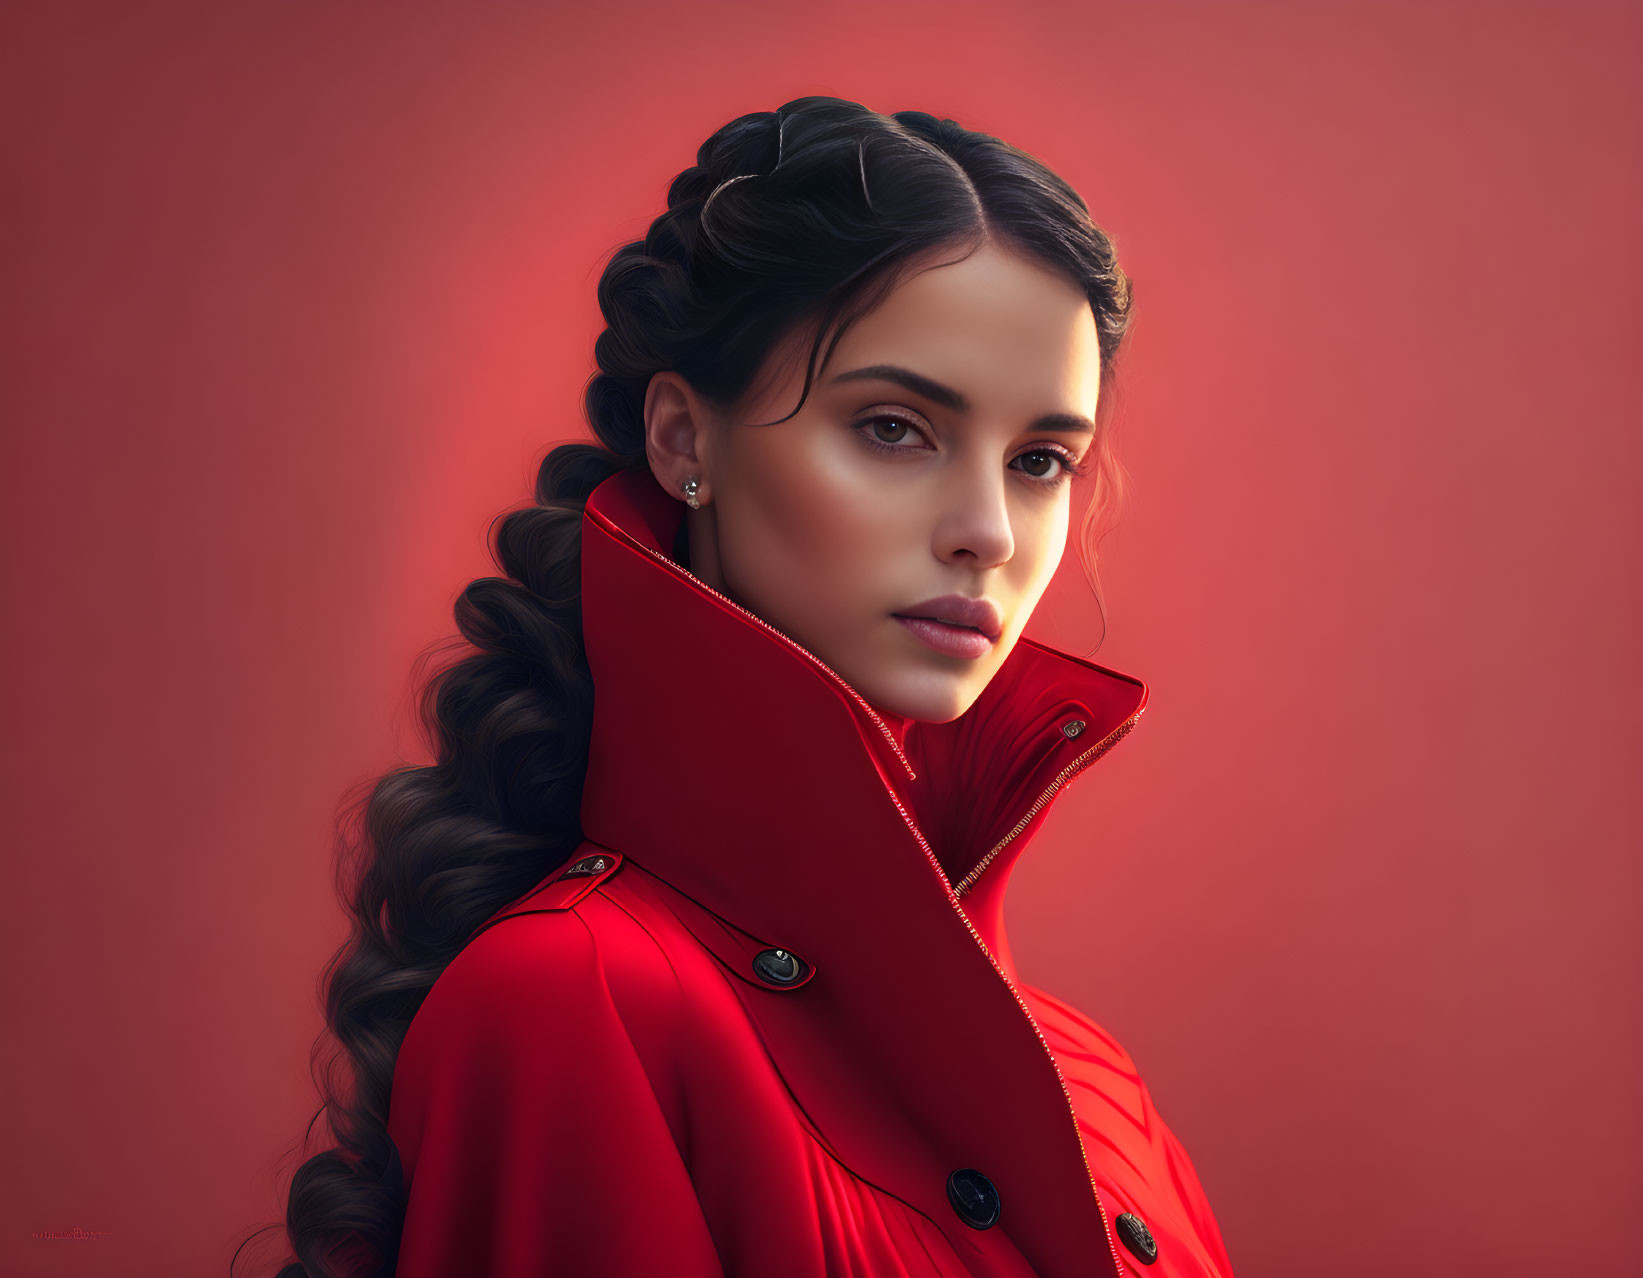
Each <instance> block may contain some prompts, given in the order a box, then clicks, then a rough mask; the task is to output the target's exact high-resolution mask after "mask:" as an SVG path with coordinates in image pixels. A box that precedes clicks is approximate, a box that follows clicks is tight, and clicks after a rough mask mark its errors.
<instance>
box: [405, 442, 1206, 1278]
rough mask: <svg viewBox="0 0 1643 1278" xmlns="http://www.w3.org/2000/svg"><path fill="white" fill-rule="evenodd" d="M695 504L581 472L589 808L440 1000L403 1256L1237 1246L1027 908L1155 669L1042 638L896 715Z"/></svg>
mask: <svg viewBox="0 0 1643 1278" xmlns="http://www.w3.org/2000/svg"><path fill="white" fill-rule="evenodd" d="M682 511H683V507H682V506H681V505H680V504H679V503H678V502H677V501H675V500H674V499H673V498H672V497H671V496H669V495H668V494H667V493H665V492H664V491H663V490H662V489H661V487H660V486H659V485H658V484H657V483H656V482H655V480H654V479H653V478H652V477H651V476H650V475H649V474H639V475H637V476H633V475H620V476H617V477H615V478H613V479H611V480H608V481H607V482H605V483H604V484H602V485H601V486H600V487H599V488H598V489H597V490H596V492H595V493H594V495H593V497H592V498H591V499H590V501H589V504H588V510H587V514H586V515H585V516H584V518H583V522H582V581H583V596H582V607H583V616H584V629H585V634H586V641H587V650H588V659H589V663H590V665H591V667H592V671H593V678H594V686H595V719H594V725H593V736H592V744H591V753H590V758H589V768H588V778H587V786H586V790H585V792H584V797H583V801H582V812H581V816H582V827H583V833H584V835H585V836H586V842H584V843H583V844H582V846H580V847H579V848H578V849H577V850H576V852H575V853H574V855H573V856H572V857H571V859H570V861H569V862H567V864H566V866H565V867H563V868H562V869H561V870H559V871H556V872H555V873H554V874H553V875H551V876H550V877H549V878H548V879H547V880H545V881H544V882H543V883H542V884H541V885H539V886H538V887H537V888H536V889H534V890H533V891H532V892H531V893H530V894H527V895H526V896H525V897H523V898H521V899H520V900H519V901H517V902H515V903H513V904H512V905H510V906H509V907H507V908H506V909H504V910H502V911H499V912H498V913H497V914H496V915H494V916H493V917H492V919H491V920H490V921H489V922H488V923H486V924H485V926H484V927H483V928H482V929H481V930H480V931H479V932H478V933H477V934H476V936H475V937H474V939H473V940H472V941H471V942H470V943H469V944H468V945H467V946H466V947H465V948H464V949H463V950H462V952H461V953H460V954H458V955H457V957H456V958H455V959H454V960H453V961H452V963H451V964H450V965H449V967H447V968H446V970H445V971H444V972H443V973H442V974H441V976H440V977H439V979H438V981H437V982H436V983H435V984H434V986H433V988H432V990H430V991H429V994H428V996H427V999H426V1001H425V1002H424V1003H423V1005H422V1007H421V1009H420V1010H419V1011H418V1013H417V1015H416V1018H415V1020H414V1021H413V1022H412V1024H411V1027H410V1030H409V1032H408V1034H407V1036H406V1038H405V1041H404V1044H403V1046H402V1048H401V1050H400V1054H399V1060H398V1064H397V1067H396V1070H395V1073H394V1081H393V1091H392V1096H391V1106H390V1115H389V1131H390V1134H391V1135H392V1137H393V1139H394V1142H395V1145H396V1147H397V1148H398V1150H399V1154H400V1159H401V1163H402V1167H403V1173H404V1176H405V1179H406V1183H407V1185H408V1205H407V1215H406V1221H405V1228H404V1234H403V1241H402V1244H401V1256H400V1262H399V1268H398V1278H481V1276H485V1278H547V1276H549V1275H583V1276H586V1278H615V1276H616V1275H658V1276H668V1278H709V1276H710V1275H711V1276H715V1278H716V1276H718V1275H737V1276H743V1275H745V1276H748V1278H765V1276H770V1278H830V1276H832V1275H853V1276H855V1275H861V1276H869V1275H870V1276H874V1278H876V1276H878V1275H903V1274H916V1275H942V1276H944V1278H945V1276H957V1275H975V1276H981V1275H986V1276H988V1278H1005V1276H1009V1278H1025V1276H1026V1275H1033V1274H1036V1275H1040V1276H1041V1278H1103V1276H1107V1278H1111V1276H1113V1275H1118V1276H1119V1278H1130V1276H1132V1275H1136V1274H1145V1275H1155V1276H1157V1278H1165V1276H1166V1275H1167V1276H1168V1278H1230V1276H1231V1273H1232V1269H1231V1266H1230V1264H1229V1263H1228V1260H1227V1255H1226V1251H1225V1248H1224V1247H1223V1245H1222V1242H1221V1237H1220V1232H1219V1230H1218V1229H1217V1227H1216V1223H1215V1218H1214V1216H1213V1215H1212V1214H1211V1212H1210V1207H1209V1204H1208V1202H1207V1201H1206V1200H1205V1197H1204V1193H1203V1191H1202V1189H1201V1188H1200V1186H1199V1182H1198V1178H1197V1176H1196V1174H1195V1173H1194V1171H1193V1167H1192V1164H1191V1162H1190V1161H1189V1160H1188V1158H1187V1155H1186V1153H1185V1151H1184V1150H1183V1149H1182V1147H1181V1145H1180V1144H1179V1142H1178V1141H1177V1140H1176V1138H1175V1136H1174V1135H1173V1133H1171V1131H1170V1130H1169V1128H1168V1127H1166V1126H1165V1125H1164V1122H1163V1120H1162V1119H1161V1118H1160V1116H1159V1114H1158V1111H1157V1109H1156V1108H1155V1107H1154V1105H1153V1101H1152V1097H1151V1096H1150V1094H1149V1093H1148V1091H1147V1089H1146V1086H1145V1085H1144V1084H1143V1083H1142V1081H1141V1079H1140V1078H1139V1076H1138V1075H1137V1073H1136V1069H1135V1064H1134V1062H1133V1061H1132V1060H1131V1059H1130V1057H1129V1055H1128V1054H1127V1053H1126V1052H1125V1051H1124V1049H1123V1048H1122V1047H1120V1046H1119V1045H1118V1044H1117V1043H1116V1042H1114V1041H1113V1039H1112V1036H1111V1035H1109V1034H1107V1033H1106V1032H1105V1031H1104V1030H1102V1029H1101V1028H1100V1027H1099V1026H1097V1025H1096V1024H1095V1023H1094V1022H1093V1021H1091V1020H1090V1019H1089V1018H1088V1017H1086V1016H1085V1015H1083V1014H1082V1013H1081V1012H1079V1011H1078V1010H1077V1009H1075V1008H1073V1007H1070V1006H1068V1005H1067V1004H1066V1003H1065V1002H1063V1001H1061V1000H1060V999H1058V998H1056V997H1055V996H1054V995H1052V994H1049V993H1047V992H1045V991H1043V990H1039V989H1035V988H1034V987H1032V986H1030V985H1028V984H1026V983H1025V982H1024V981H1023V980H1022V979H1021V978H1020V976H1019V975H1018V974H1017V972H1016V970H1015V965H1014V963H1013V961H1012V959H1011V956H1010V948H1009V945H1008V943H1007V941H1006V938H1005V935H1004V928H1003V916H1002V906H1003V894H1004V887H1005V883H1006V881H1007V879H1008V876H1009V874H1010V870H1011V868H1012V866H1013V865H1014V863H1015V861H1016V858H1018V857H1019V856H1020V855H1021V853H1022V852H1023V851H1024V850H1025V849H1026V848H1027V846H1028V845H1029V843H1030V841H1031V839H1032V837H1033V835H1034V833H1035V832H1036V830H1037V829H1038V827H1039V824H1040V822H1041V821H1042V819H1043V816H1044V814H1045V812H1047V811H1048V810H1049V808H1050V806H1051V805H1052V804H1053V802H1054V801H1055V799H1056V798H1057V797H1058V796H1059V795H1061V794H1063V793H1065V790H1066V786H1067V784H1068V782H1069V781H1071V780H1072V779H1073V778H1074V777H1075V776H1077V775H1078V774H1079V773H1080V772H1082V771H1083V770H1084V769H1085V768H1087V767H1088V766H1089V765H1090V764H1092V763H1094V762H1095V760H1097V759H1099V758H1100V757H1101V756H1102V755H1103V754H1104V753H1105V752H1106V751H1107V750H1108V749H1109V748H1110V747H1111V746H1113V745H1114V744H1115V743H1117V742H1118V741H1120V740H1122V739H1123V737H1124V736H1125V735H1126V734H1127V733H1128V732H1129V731H1130V729H1131V728H1132V727H1133V726H1134V725H1135V723H1136V720H1137V719H1138V718H1139V717H1140V715H1141V711H1142V708H1143V706H1144V705H1145V704H1146V698H1147V689H1146V685H1145V684H1143V683H1142V682H1141V681H1140V680H1137V679H1133V678H1130V677H1129V676H1127V675H1122V674H1119V673H1116V672H1114V671H1112V670H1108V669H1105V668H1103V667H1101V666H1098V665H1094V664H1092V663H1090V662H1087V661H1084V660H1081V659H1079V658H1077V657H1074V656H1071V655H1069V654H1066V653H1062V652H1059V651H1057V650H1055V649H1053V648H1050V647H1047V646H1045V645H1043V644H1039V643H1035V642H1033V641H1031V640H1029V639H1025V638H1023V639H1021V640H1020V641H1018V643H1017V645H1016V647H1015V649H1014V650H1013V651H1012V652H1011V654H1010V656H1009V658H1008V659H1007V660H1006V661H1005V662H1004V664H1003V666H1002V667H1001V668H1000V670H999V672H998V674H997V675H996V676H995V677H994V678H993V680H992V682H991V683H990V684H989V685H988V686H987V688H986V690H985V691H984V692H983V693H982V695H981V697H980V698H979V699H978V700H977V701H976V703H975V704H974V705H973V706H972V707H971V708H970V709H969V710H968V711H967V712H966V713H965V714H963V715H962V716H960V717H959V718H958V719H955V720H953V721H952V722H951V723H946V724H932V723H923V722H912V721H907V720H901V719H887V718H886V717H885V716H883V715H881V714H878V713H875V711H874V710H873V709H872V708H871V707H870V706H869V705H868V704H867V703H866V702H865V701H864V700H863V699H862V698H861V697H860V696H859V695H857V693H856V692H855V691H854V690H853V689H852V688H851V687H850V686H849V685H848V684H846V683H844V682H843V681H842V680H841V679H840V678H839V677H838V676H837V675H835V674H834V673H833V672H832V671H831V670H829V669H828V668H827V667H825V666H824V665H822V663H821V662H820V661H819V660H818V659H816V658H815V657H813V656H812V655H811V654H810V653H809V652H807V651H806V650H805V649H804V648H802V647H800V646H799V645H798V644H797V643H795V642H794V641H793V640H791V639H789V638H787V637H786V636H785V635H783V634H782V633H781V632H779V631H777V630H776V629H774V628H773V627H771V626H769V625H767V624H766V623H765V622H763V621H761V620H759V619H758V618H757V617H755V616H754V615H753V614H752V613H750V612H748V611H746V610H745V609H743V608H741V607H740V606H739V605H737V604H735V603H733V602H731V601H730V600H729V599H727V598H726V597H725V596H723V595H721V594H719V593H718V592H716V591H714V590H713V589H711V588H710V587H708V586H706V585H704V584H703V583H702V582H700V581H699V580H698V579H696V578H695V577H693V576H691V575H690V574H688V573H687V572H686V571H685V570H684V569H682V568H680V567H679V566H678V565H677V564H676V563H674V561H673V560H672V558H671V557H670V555H669V553H668V550H669V548H671V546H672V545H673V537H674V533H675V530H676V529H677V527H678V521H679V519H680V518H681V517H682ZM1091 944H1092V950H1091V962H1092V963H1094V962H1098V961H1100V960H1099V949H1100V944H1101V940H1100V936H1099V934H1096V935H1093V936H1092V937H1091Z"/></svg>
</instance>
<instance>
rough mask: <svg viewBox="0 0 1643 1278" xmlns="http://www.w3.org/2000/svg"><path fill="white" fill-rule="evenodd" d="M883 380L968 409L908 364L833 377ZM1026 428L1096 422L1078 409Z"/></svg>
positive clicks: (1087, 426)
mask: <svg viewBox="0 0 1643 1278" xmlns="http://www.w3.org/2000/svg"><path fill="white" fill-rule="evenodd" d="M864 380H872V381H884V382H895V383H897V384H898V385H901V386H905V387H906V388H907V389H908V390H910V391H912V392H913V394H915V395H922V396H923V397H924V398H925V399H928V400H931V401H933V402H935V403H937V404H940V405H941V406H942V407H943V408H950V409H952V410H953V411H954V412H955V413H967V412H969V411H970V401H969V400H968V399H966V398H965V397H964V396H963V395H962V394H960V393H959V392H958V391H956V390H954V389H953V388H952V387H951V386H946V385H943V384H942V383H941V382H938V381H935V380H933V379H931V378H929V377H926V376H924V374H922V373H915V372H914V371H913V370H912V369H910V368H901V367H899V366H898V365H895V364H870V365H868V367H866V368H855V369H852V370H851V371H850V372H848V373H840V374H839V375H838V376H837V377H835V378H833V381H834V382H835V383H837V382H855V381H864ZM1027 429H1028V430H1079V431H1088V432H1089V433H1091V434H1094V433H1095V423H1094V422H1092V421H1091V420H1090V419H1089V418H1088V417H1080V416H1079V415H1078V414H1077V413H1046V414H1044V416H1042V417H1039V418H1037V419H1035V420H1034V421H1032V422H1030V423H1029V424H1028V427H1027Z"/></svg>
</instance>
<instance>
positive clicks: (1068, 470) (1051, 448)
mask: <svg viewBox="0 0 1643 1278" xmlns="http://www.w3.org/2000/svg"><path fill="white" fill-rule="evenodd" d="M875 422H894V423H895V424H896V425H898V426H905V427H907V429H908V430H911V431H915V432H917V433H918V434H920V435H923V433H924V432H923V431H921V430H919V428H918V426H916V425H915V424H914V423H913V422H910V421H908V420H907V418H905V417H898V416H896V415H895V414H894V413H874V414H873V415H872V416H871V417H864V418H862V419H861V420H860V421H858V422H856V423H855V424H854V429H855V431H856V433H857V434H859V435H860V436H861V437H862V439H863V440H865V441H866V442H867V444H868V445H869V446H870V447H872V448H876V449H877V450H878V451H879V452H881V453H905V452H909V451H912V450H910V449H908V448H906V447H904V446H902V445H901V444H887V443H885V442H884V440H882V439H875V438H873V434H872V432H871V430H869V429H867V428H868V427H871V426H872V425H873V423H875ZM1034 453H1043V454H1045V455H1046V456H1049V457H1053V458H1055V459H1056V461H1058V462H1060V463H1061V469H1060V470H1059V471H1057V472H1056V473H1055V474H1054V475H1053V476H1046V475H1029V474H1027V472H1026V471H1022V472H1021V473H1022V474H1024V475H1027V479H1028V481H1029V482H1030V483H1033V484H1036V485H1037V486H1038V487H1040V488H1049V489H1055V488H1059V487H1061V485H1062V484H1064V483H1066V482H1067V481H1068V480H1071V479H1077V478H1078V477H1079V476H1081V475H1087V474H1089V472H1090V470H1091V469H1092V466H1091V464H1090V463H1089V462H1087V461H1080V460H1079V459H1078V458H1076V457H1074V456H1073V455H1072V454H1071V453H1069V452H1067V451H1066V449H1064V448H1061V447H1060V446H1058V445H1056V444H1041V445H1039V446H1038V447H1036V448H1029V449H1028V450H1027V451H1026V452H1024V453H1020V454H1018V456H1020V457H1031V456H1032V455H1033V454H1034Z"/></svg>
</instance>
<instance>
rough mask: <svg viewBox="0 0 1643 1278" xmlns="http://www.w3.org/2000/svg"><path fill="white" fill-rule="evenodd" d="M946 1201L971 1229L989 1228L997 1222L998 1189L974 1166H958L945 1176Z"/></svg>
mask: <svg viewBox="0 0 1643 1278" xmlns="http://www.w3.org/2000/svg"><path fill="white" fill-rule="evenodd" d="M947 1201H948V1202H950V1203H952V1204H953V1210H954V1211H956V1212H957V1213H958V1218H959V1219H960V1220H962V1221H963V1222H964V1223H965V1224H966V1225H968V1226H970V1228H971V1229H991V1228H992V1227H993V1226H994V1225H996V1224H998V1212H999V1204H998V1190H996V1189H994V1188H993V1182H992V1181H990V1180H988V1179H987V1178H986V1177H985V1176H983V1175H982V1174H981V1173H980V1172H978V1171H977V1170H976V1169H975V1168H974V1167H960V1168H959V1169H958V1170H957V1171H956V1172H954V1173H953V1174H952V1175H951V1176H949V1177H947Z"/></svg>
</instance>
